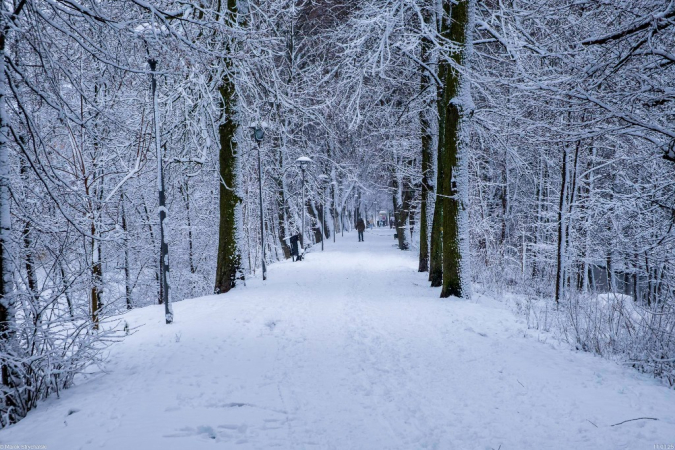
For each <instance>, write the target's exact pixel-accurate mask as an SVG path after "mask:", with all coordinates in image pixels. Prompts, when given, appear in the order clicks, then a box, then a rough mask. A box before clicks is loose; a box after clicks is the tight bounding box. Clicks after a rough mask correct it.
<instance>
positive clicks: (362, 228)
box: [356, 219, 366, 242]
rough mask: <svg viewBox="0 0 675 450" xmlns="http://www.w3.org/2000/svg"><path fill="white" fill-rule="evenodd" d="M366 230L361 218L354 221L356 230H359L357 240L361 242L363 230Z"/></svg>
mask: <svg viewBox="0 0 675 450" xmlns="http://www.w3.org/2000/svg"><path fill="white" fill-rule="evenodd" d="M365 230H366V224H365V223H364V222H363V219H359V220H358V221H357V222H356V231H358V232H359V242H363V232H364V231H365Z"/></svg>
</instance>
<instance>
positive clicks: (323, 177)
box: [319, 173, 329, 251]
mask: <svg viewBox="0 0 675 450" xmlns="http://www.w3.org/2000/svg"><path fill="white" fill-rule="evenodd" d="M319 180H321V183H322V184H321V193H322V196H321V197H322V198H321V200H322V201H323V207H322V208H321V251H323V241H325V240H326V232H325V231H326V184H327V183H328V180H329V178H328V175H326V174H323V173H322V174H321V175H319Z"/></svg>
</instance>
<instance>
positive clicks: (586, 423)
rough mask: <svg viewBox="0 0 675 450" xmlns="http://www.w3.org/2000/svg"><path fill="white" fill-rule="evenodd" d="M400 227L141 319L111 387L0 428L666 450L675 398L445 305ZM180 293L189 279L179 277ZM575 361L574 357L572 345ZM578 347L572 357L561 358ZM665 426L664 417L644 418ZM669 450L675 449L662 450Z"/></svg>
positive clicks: (113, 362) (66, 441)
mask: <svg viewBox="0 0 675 450" xmlns="http://www.w3.org/2000/svg"><path fill="white" fill-rule="evenodd" d="M391 235H392V233H391V232H390V230H388V229H387V230H386V231H385V230H376V231H368V232H366V236H365V242H363V243H358V242H357V238H356V234H352V235H349V236H347V235H345V237H344V238H342V239H340V238H338V243H337V244H333V243H332V242H329V243H327V245H326V251H325V252H324V253H320V251H318V250H314V252H313V253H310V254H309V255H308V257H307V259H306V261H304V262H301V263H291V262H286V263H279V264H274V265H272V266H270V267H269V279H268V281H266V282H265V283H264V284H263V282H262V281H260V280H253V281H250V282H249V285H248V287H246V288H241V289H240V288H237V289H236V291H234V292H231V293H229V294H225V295H221V296H210V297H203V298H198V299H192V300H187V301H183V302H180V303H177V304H176V305H175V313H176V323H174V324H173V325H170V326H167V325H165V324H164V323H163V320H164V319H163V310H162V307H160V306H154V307H148V308H143V309H139V310H135V311H132V312H131V313H129V314H128V315H127V316H126V318H127V320H128V322H129V323H130V325H131V326H139V325H142V327H141V328H140V329H139V331H138V332H137V333H136V334H134V335H132V336H130V337H129V338H128V339H127V340H125V341H124V342H123V343H121V344H119V345H117V346H115V347H114V348H113V349H112V351H111V356H110V360H109V362H108V364H107V370H108V373H106V374H99V375H96V376H95V377H92V378H90V379H89V380H88V381H86V382H82V383H81V384H80V385H78V386H76V387H74V388H73V389H70V390H68V391H66V392H63V393H62V396H61V399H60V400H57V399H51V400H49V401H47V402H45V403H43V404H41V405H40V407H39V408H38V409H37V410H35V411H33V412H32V413H31V414H30V415H29V417H28V418H26V419H25V420H23V421H22V422H20V423H19V424H17V425H15V426H12V427H10V428H9V429H6V430H3V431H0V443H1V444H10V445H12V444H14V445H46V446H47V448H48V449H49V450H57V449H59V450H60V449H63V450H75V449H97V448H103V449H114V450H118V449H130V450H132V449H151V450H152V449H162V450H171V449H181V450H183V449H215V448H236V449H270V448H281V449H349V450H351V449H368V450H378V449H426V448H429V449H462V450H463V449H495V450H496V449H502V450H527V449H542V448H545V449H594V450H595V449H630V450H633V449H653V448H655V447H654V446H655V444H666V445H668V444H675V391H673V390H669V389H667V388H665V387H663V386H661V385H659V384H658V383H657V382H656V381H654V380H653V379H651V378H649V377H647V376H643V375H640V374H638V373H637V372H635V371H633V370H631V369H627V368H623V367H621V366H619V365H617V364H615V363H612V362H609V361H605V360H602V359H600V358H597V357H593V356H591V355H589V354H584V353H576V352H572V351H570V350H568V349H565V348H563V349H561V348H555V347H554V346H553V345H551V342H546V341H547V339H548V340H549V341H550V339H551V338H550V337H547V336H546V335H539V336H537V335H533V334H531V333H529V332H527V331H526V330H525V326H524V323H523V322H522V320H520V319H519V318H516V317H514V315H513V314H512V313H511V312H510V311H509V310H508V309H506V308H505V307H504V306H503V305H502V304H500V303H497V302H495V301H493V300H490V299H485V298H480V299H478V300H474V301H471V302H468V301H463V300H457V299H445V300H440V299H439V298H438V294H439V291H438V290H436V289H430V288H428V287H427V282H426V274H419V273H417V272H416V270H415V268H416V262H415V259H414V255H413V254H412V253H407V252H400V251H398V250H397V249H396V248H394V247H393V245H394V239H393V238H392V236H391ZM175 282H178V280H175ZM556 347H559V346H556ZM563 347H564V346H563ZM641 417H652V418H657V419H658V420H657V421H655V420H637V421H631V422H626V423H623V424H621V425H616V426H611V425H612V424H617V423H619V422H622V421H625V420H629V419H635V418H641ZM663 448H668V447H663Z"/></svg>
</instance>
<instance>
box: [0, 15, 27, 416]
mask: <svg viewBox="0 0 675 450" xmlns="http://www.w3.org/2000/svg"><path fill="white" fill-rule="evenodd" d="M5 9H6V3H5V2H2V3H1V4H0V352H2V353H3V354H6V355H7V356H10V357H11V356H12V355H13V354H14V353H15V352H14V348H15V345H14V344H15V342H14V325H15V308H14V301H15V296H14V294H15V291H14V283H13V279H12V273H13V271H14V268H13V265H12V257H11V256H10V245H11V244H10V242H11V236H10V233H11V228H12V227H11V223H12V222H11V216H10V212H9V203H10V177H9V148H8V145H9V144H8V140H9V138H8V132H9V118H8V116H7V108H6V103H7V92H8V89H7V79H6V77H5V37H6V33H7V31H8V29H9V27H8V25H7V23H6V20H7V15H6V11H5ZM0 364H2V367H0V372H1V373H0V380H1V381H2V386H1V387H0V394H2V395H0V427H3V426H6V425H9V424H8V423H5V422H4V419H5V417H7V419H8V420H9V422H10V423H13V422H15V421H17V420H18V419H20V418H21V417H23V413H22V410H21V409H17V407H19V406H20V403H21V398H20V397H19V396H17V395H16V394H17V393H18V392H19V390H18V389H17V388H18V387H19V386H18V385H19V384H20V381H19V380H18V379H16V378H15V377H14V376H13V375H14V374H13V370H12V368H11V365H10V364H9V363H8V362H7V360H3V361H1V362H0ZM12 411H13V412H12ZM5 415H7V416H5Z"/></svg>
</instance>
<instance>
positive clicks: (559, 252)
mask: <svg viewBox="0 0 675 450" xmlns="http://www.w3.org/2000/svg"><path fill="white" fill-rule="evenodd" d="M568 178H569V177H568V176H567V147H566V144H563V154H562V180H561V183H560V201H559V203H558V242H557V249H556V270H555V302H556V304H558V303H560V298H561V297H562V295H563V289H564V286H563V283H564V280H565V261H564V258H565V235H566V233H565V211H566V209H567V206H566V205H565V202H566V200H567V184H568Z"/></svg>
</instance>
